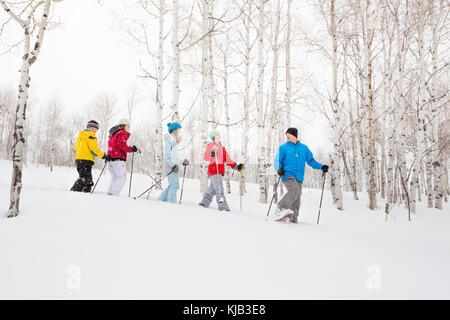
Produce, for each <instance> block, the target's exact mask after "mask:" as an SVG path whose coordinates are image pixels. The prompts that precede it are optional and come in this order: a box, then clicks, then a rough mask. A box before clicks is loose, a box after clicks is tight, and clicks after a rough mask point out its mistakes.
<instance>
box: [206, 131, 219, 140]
mask: <svg viewBox="0 0 450 320" xmlns="http://www.w3.org/2000/svg"><path fill="white" fill-rule="evenodd" d="M217 135H220V132H219V131H218V130H213V131H211V133H210V134H209V137H210V138H211V140H212V141H214V139H215V138H216V136H217Z"/></svg>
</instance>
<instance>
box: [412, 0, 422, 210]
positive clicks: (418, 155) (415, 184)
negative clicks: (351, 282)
mask: <svg viewBox="0 0 450 320" xmlns="http://www.w3.org/2000/svg"><path fill="white" fill-rule="evenodd" d="M417 6H418V8H417V10H418V12H417V13H418V19H419V22H418V26H417V27H418V29H417V46H418V49H419V52H418V56H419V61H418V68H419V79H418V80H419V88H418V97H417V107H416V112H417V135H416V136H415V138H416V148H414V163H413V172H412V183H411V191H410V199H411V205H410V208H411V212H412V213H415V212H416V197H417V192H418V188H419V175H420V173H421V165H420V164H421V159H422V155H423V151H424V145H423V143H424V127H425V117H424V110H423V109H424V107H425V94H424V89H425V84H424V81H425V57H424V55H425V53H424V48H423V46H424V40H423V38H424V32H425V23H426V21H425V17H426V8H425V7H424V3H423V1H421V0H418V1H417Z"/></svg>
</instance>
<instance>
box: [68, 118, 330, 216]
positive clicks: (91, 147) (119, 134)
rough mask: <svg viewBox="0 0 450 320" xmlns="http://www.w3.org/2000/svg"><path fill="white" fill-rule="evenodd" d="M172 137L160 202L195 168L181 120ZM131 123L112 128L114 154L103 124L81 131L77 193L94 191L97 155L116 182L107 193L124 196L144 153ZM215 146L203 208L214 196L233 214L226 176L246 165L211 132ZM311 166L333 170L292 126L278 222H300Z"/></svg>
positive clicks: (208, 155)
mask: <svg viewBox="0 0 450 320" xmlns="http://www.w3.org/2000/svg"><path fill="white" fill-rule="evenodd" d="M167 127H168V133H167V134H166V135H165V136H164V141H165V145H164V164H163V175H164V177H167V179H168V184H169V185H168V186H167V188H166V189H165V190H164V191H163V192H162V193H161V194H160V195H159V197H158V199H157V200H159V201H164V202H170V203H176V201H177V191H178V189H179V175H178V171H179V167H180V166H187V165H189V160H188V159H183V158H182V157H181V156H180V154H179V151H178V145H179V143H180V141H181V128H182V127H181V125H180V124H179V123H176V122H172V123H168V124H167ZM129 129H130V121H129V120H128V119H121V120H120V121H119V124H117V125H115V126H113V127H112V128H111V129H110V130H109V139H108V151H107V152H106V153H105V152H102V151H101V150H100V148H99V146H98V140H97V137H96V135H95V134H96V133H97V131H98V130H99V124H98V122H97V121H95V120H91V121H89V122H88V123H87V126H86V129H84V130H83V131H81V132H80V133H79V135H78V138H77V141H76V143H75V152H76V154H75V163H76V167H77V171H78V174H79V178H78V179H77V180H76V181H75V183H74V184H73V186H72V188H71V191H77V192H87V193H88V192H91V189H92V187H93V186H94V182H93V179H92V166H93V165H94V161H95V157H98V158H101V159H104V160H105V161H106V162H107V165H108V169H109V171H110V173H111V182H110V185H109V188H108V191H107V194H108V195H111V196H119V194H120V192H121V190H122V189H123V187H124V186H125V183H126V180H127V172H126V161H127V154H128V153H132V152H137V151H139V149H138V148H137V147H136V146H135V145H133V146H131V147H130V146H129V145H128V144H127V141H128V138H129V137H130V132H129ZM210 139H211V142H210V143H209V144H208V145H207V146H206V150H205V152H204V157H203V158H204V161H206V162H208V163H209V164H208V178H209V187H208V191H207V192H206V193H205V194H204V196H203V199H202V200H201V201H200V202H199V205H200V206H202V207H204V208H208V207H209V205H210V204H211V202H212V200H213V198H214V196H216V202H217V206H218V209H219V211H230V207H229V206H228V203H227V200H226V197H225V192H224V188H223V183H222V178H221V177H223V176H224V174H225V165H228V166H229V167H231V168H232V169H234V170H237V171H241V170H242V169H243V168H244V164H242V163H239V164H237V163H236V162H235V161H233V160H232V159H231V157H230V155H229V154H228V152H227V150H226V149H225V147H224V146H223V145H222V143H221V136H220V132H219V131H217V130H213V131H212V132H211V133H210ZM305 163H307V164H308V165H309V166H310V167H312V168H314V169H317V170H322V171H323V172H327V171H328V166H327V165H322V164H320V163H319V162H317V161H316V160H315V159H314V157H313V154H312V152H311V151H310V150H309V148H308V147H307V146H306V145H304V144H302V143H301V142H300V141H299V140H298V130H297V129H296V128H288V129H287V131H286V143H285V144H283V145H281V146H280V148H279V150H278V152H277V155H276V156H275V161H274V167H275V170H277V173H278V175H279V176H280V179H281V180H282V181H283V184H284V185H285V187H286V190H287V192H286V194H285V195H284V197H283V198H282V199H281V200H280V201H279V202H278V204H277V207H276V210H275V212H274V214H273V215H271V218H272V220H275V221H283V222H290V223H297V221H298V215H299V209H300V202H301V195H302V183H303V179H304V174H305Z"/></svg>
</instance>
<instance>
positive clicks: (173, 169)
mask: <svg viewBox="0 0 450 320" xmlns="http://www.w3.org/2000/svg"><path fill="white" fill-rule="evenodd" d="M172 172H178V165H177V164H176V165H174V166H173V167H172Z"/></svg>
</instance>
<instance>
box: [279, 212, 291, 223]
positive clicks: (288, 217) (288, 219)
mask: <svg viewBox="0 0 450 320" xmlns="http://www.w3.org/2000/svg"><path fill="white" fill-rule="evenodd" d="M293 219H294V214H293V213H286V214H285V215H284V216H282V217H281V218H279V219H275V221H278V222H288V223H291V222H292V221H293Z"/></svg>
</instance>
